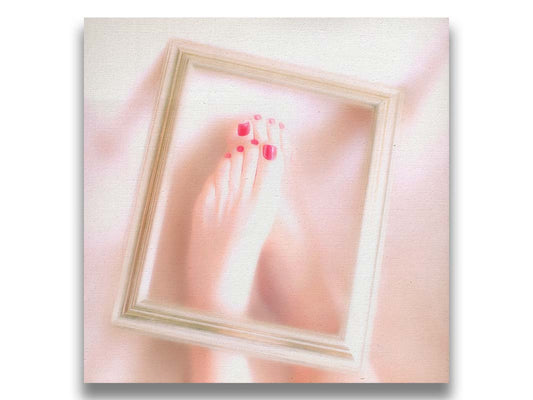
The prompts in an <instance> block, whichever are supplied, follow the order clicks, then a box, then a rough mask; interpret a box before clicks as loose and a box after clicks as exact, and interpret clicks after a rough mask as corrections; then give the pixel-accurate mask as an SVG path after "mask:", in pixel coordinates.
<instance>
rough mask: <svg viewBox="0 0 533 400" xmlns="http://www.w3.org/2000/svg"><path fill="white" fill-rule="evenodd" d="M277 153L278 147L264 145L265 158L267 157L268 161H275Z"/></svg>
mask: <svg viewBox="0 0 533 400" xmlns="http://www.w3.org/2000/svg"><path fill="white" fill-rule="evenodd" d="M277 151H278V149H277V147H276V146H272V145H270V144H265V145H263V157H265V158H266V159H267V160H273V159H275V158H276V154H277Z"/></svg>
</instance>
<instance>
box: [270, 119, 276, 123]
mask: <svg viewBox="0 0 533 400" xmlns="http://www.w3.org/2000/svg"><path fill="white" fill-rule="evenodd" d="M275 122H276V120H275V119H274V118H269V119H268V123H269V124H273V123H275Z"/></svg>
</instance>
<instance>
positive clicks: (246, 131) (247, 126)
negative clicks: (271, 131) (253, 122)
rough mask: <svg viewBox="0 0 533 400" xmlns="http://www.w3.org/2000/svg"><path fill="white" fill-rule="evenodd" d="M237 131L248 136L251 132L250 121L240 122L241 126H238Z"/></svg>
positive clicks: (240, 134)
mask: <svg viewBox="0 0 533 400" xmlns="http://www.w3.org/2000/svg"><path fill="white" fill-rule="evenodd" d="M237 133H238V134H239V136H246V135H248V134H249V133H250V123H249V122H248V121H246V122H244V123H242V124H239V127H238V128H237Z"/></svg>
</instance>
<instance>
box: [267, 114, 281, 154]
mask: <svg viewBox="0 0 533 400" xmlns="http://www.w3.org/2000/svg"><path fill="white" fill-rule="evenodd" d="M267 133H268V141H269V143H270V144H272V145H274V146H276V147H280V127H279V125H278V124H277V123H276V120H275V119H274V118H269V120H268V122H267Z"/></svg>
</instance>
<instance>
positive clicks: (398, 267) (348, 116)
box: [85, 22, 448, 382]
mask: <svg viewBox="0 0 533 400" xmlns="http://www.w3.org/2000/svg"><path fill="white" fill-rule="evenodd" d="M431 32H432V34H433V36H431V35H430V36H429V38H427V39H426V43H425V51H422V52H420V53H419V54H416V53H413V54H411V53H409V52H407V50H404V55H405V59H406V60H407V61H406V62H405V64H406V66H405V67H404V68H403V69H402V68H399V67H398V66H396V67H398V68H397V70H398V71H396V72H395V73H388V72H386V73H383V74H382V80H383V81H386V82H385V83H388V84H392V85H397V86H402V87H403V88H404V89H405V90H406V99H405V100H406V102H405V108H404V115H405V118H404V120H403V121H402V124H401V125H400V126H399V130H398V137H397V140H396V142H395V155H394V164H393V165H394V166H393V180H392V190H391V200H390V216H389V223H388V228H387V239H386V242H385V256H384V264H383V272H382V280H381V287H380V293H379V303H378V309H377V315H376V321H375V327H374V336H373V347H372V351H371V355H370V358H371V362H372V365H373V367H374V369H375V372H376V375H377V379H379V380H381V381H436V380H441V381H442V380H446V379H447V373H448V361H447V360H448V119H447V117H448V102H447V101H448V97H447V90H448V86H447V85H448V75H447V72H448V57H447V25H446V24H443V23H442V22H441V23H440V25H439V24H438V23H435V26H434V27H432V29H431ZM93 40H94V39H93ZM89 42H90V35H89ZM95 43H96V41H95ZM443 43H444V44H443ZM93 45H97V44H94V43H93ZM219 45H220V43H219ZM243 47H246V46H243ZM86 50H87V48H86ZM244 50H248V49H244ZM152 51H153V50H152ZM344 56H346V55H344ZM359 56H361V55H359ZM363 56H364V53H363ZM338 57H339V60H341V59H342V57H343V56H341V55H339V56H338ZM92 61H93V62H94V61H95V60H92ZM108 61H109V62H112V61H113V59H112V58H110V59H109V60H108ZM86 62H91V59H89V61H87V60H86ZM308 64H309V66H311V67H312V66H314V65H312V64H311V63H310V61H308ZM159 66H160V63H159V62H156V63H155V64H154V66H153V67H152V70H151V71H150V72H149V73H148V74H147V75H145V76H143V77H141V79H140V82H141V83H140V84H137V87H138V89H137V90H136V91H135V92H134V93H132V95H131V96H130V98H129V100H128V101H127V102H126V103H124V104H125V105H123V106H121V105H119V104H120V103H122V101H120V100H118V99H113V97H112V96H110V97H108V98H105V99H104V98H103V96H99V95H98V93H96V94H94V93H91V92H90V88H91V87H96V86H97V85H93V86H91V84H89V85H86V103H85V104H86V113H85V378H86V380H87V381H139V382H145V381H183V380H184V379H186V376H187V375H186V374H185V371H186V370H187V369H188V368H187V365H184V364H183V361H184V360H185V350H186V348H187V346H182V345H179V344H175V343H171V342H166V341H162V340H158V339H153V338H149V337H144V336H140V335H138V334H135V333H131V332H129V331H126V330H122V329H119V328H115V327H112V326H111V325H110V312H111V307H112V303H113V301H114V296H115V295H116V289H117V279H118V276H119V273H120V268H121V257H122V253H123V249H124V244H125V241H124V239H125V234H126V233H127V230H128V220H129V216H130V215H131V206H132V204H133V196H134V193H135V187H136V182H137V178H138V174H139V169H140V165H141V161H142V156H143V152H144V146H145V141H146V137H147V133H148V127H149V123H150V119H151V113H152V107H153V102H154V99H155V96H156V89H157V76H158V69H159ZM322 67H323V66H322ZM393 67H394V65H391V66H389V67H386V68H389V69H391V68H393ZM379 68H385V67H384V66H383V65H380V66H379ZM363 70H364V69H363ZM387 71H388V70H387ZM335 72H338V71H335ZM208 75H209V74H197V75H196V77H197V78H198V79H197V80H196V81H195V82H190V83H189V84H190V85H193V86H195V89H196V90H195V91H194V92H188V93H191V94H190V96H193V97H191V98H190V99H189V101H190V102H191V103H190V104H194V100H195V97H194V96H197V97H196V99H198V98H202V97H203V98H204V99H206V100H207V102H208V104H209V101H211V102H212V103H213V104H225V105H226V106H225V107H222V106H219V107H215V108H213V107H211V108H210V109H211V110H213V112H212V118H211V119H210V120H194V115H203V114H204V115H205V112H203V111H202V110H198V113H195V112H187V113H186V114H185V115H188V116H189V117H190V119H187V120H184V121H183V122H182V125H181V126H178V127H177V130H178V131H179V132H177V133H176V137H179V140H180V141H182V142H181V143H178V142H176V143H174V144H175V145H176V147H175V149H179V151H173V152H172V154H173V155H171V160H170V162H171V163H174V165H175V166H176V168H174V169H173V174H175V175H174V176H169V177H166V178H165V182H166V185H167V186H166V187H167V189H168V192H167V193H166V194H167V199H168V200H170V199H171V200H172V201H167V202H166V203H165V204H166V208H163V207H161V210H163V209H164V211H165V212H164V213H162V214H161V216H160V229H159V232H162V233H161V237H160V240H159V247H158V248H153V249H152V250H153V258H154V260H156V259H157V265H158V268H161V267H163V268H161V270H160V271H159V272H157V271H156V269H154V273H155V274H154V281H153V286H152V290H150V291H149V292H148V296H149V297H156V296H157V298H158V299H162V300H165V301H170V302H172V301H179V298H178V294H179V290H177V288H178V289H179V287H178V286H174V282H175V280H174V279H169V277H171V276H172V274H174V270H173V267H175V266H176V265H179V258H177V257H178V256H179V254H183V252H182V250H183V244H181V243H182V242H180V240H176V238H179V235H180V232H181V233H183V230H181V231H180V228H179V227H183V226H186V223H187V221H186V216H184V213H181V212H179V210H180V209H182V207H185V208H186V207H187V206H188V204H190V202H192V201H193V200H194V196H195V192H197V189H198V188H197V187H196V186H194V185H201V183H202V181H203V178H204V177H205V176H206V175H207V174H208V173H209V172H210V168H209V165H210V163H212V162H214V160H215V155H216V154H219V155H222V154H223V152H224V140H225V135H226V132H227V131H228V130H230V131H231V129H232V127H233V126H234V124H235V122H236V121H237V119H235V120H234V119H233V118H232V117H233V116H235V115H239V116H240V115H242V116H244V115H252V114H254V113H256V112H261V113H263V114H264V116H265V117H270V116H275V117H276V118H278V119H280V120H283V121H284V122H285V124H286V125H287V127H288V128H290V129H292V131H293V132H295V133H294V143H295V147H296V148H297V150H298V151H297V154H306V155H308V154H319V153H317V149H318V148H324V149H325V150H324V153H323V156H324V158H323V159H318V160H317V161H316V167H315V168H313V164H312V162H311V160H310V159H305V157H304V158H301V159H300V160H301V163H300V165H305V169H304V168H301V169H298V168H295V171H293V172H292V173H291V174H292V175H290V176H291V182H293V183H294V187H293V189H292V194H293V196H295V197H296V198H298V202H299V203H298V204H302V210H300V212H301V213H302V214H301V216H306V215H310V213H312V211H313V210H314V209H316V208H318V209H320V210H321V212H322V214H321V216H319V215H314V216H313V218H309V219H308V222H307V223H308V224H310V225H309V228H310V229H311V232H312V233H313V234H314V235H316V238H317V240H318V241H319V242H320V243H326V242H325V240H326V238H327V237H328V236H329V237H339V236H341V237H344V238H353V239H356V234H355V233H354V231H352V229H353V227H354V226H356V225H357V221H354V224H342V223H341V222H342V217H343V216H345V215H346V214H345V213H344V212H343V208H342V207H344V210H345V211H346V210H348V208H349V207H348V206H353V203H347V204H344V205H342V206H341V208H340V210H339V209H337V208H334V207H329V206H330V205H331V198H330V197H328V195H321V193H323V191H324V189H338V188H339V187H342V185H341V183H342V182H345V181H346V180H351V181H357V182H358V183H360V179H359V178H360V175H361V171H363V170H364V168H363V166H362V165H363V164H364V163H363V164H361V159H362V156H364V154H365V150H364V148H365V147H364V143H366V142H365V134H364V133H365V132H368V130H365V129H363V130H362V134H361V135H360V136H358V135H352V134H353V133H354V132H353V130H352V129H351V128H350V127H351V126H352V124H351V123H353V122H354V121H353V118H358V119H360V120H365V119H366V118H364V116H361V115H358V114H357V113H354V112H353V110H349V109H347V108H346V107H345V106H343V105H342V104H331V102H328V103H327V104H325V103H323V102H322V103H321V101H320V99H317V98H313V96H310V97H308V98H302V97H301V95H300V97H298V99H300V100H299V101H298V102H296V103H293V107H296V108H295V109H294V110H290V112H288V111H287V110H286V106H285V105H284V104H278V105H272V99H271V98H269V97H268V96H269V93H270V94H271V95H272V96H275V90H273V89H272V88H270V89H268V90H265V89H264V88H263V89H261V88H260V87H254V85H253V84H251V83H245V84H246V85H247V90H248V92H247V93H249V91H254V90H255V91H256V92H257V95H256V96H251V97H247V99H248V101H243V99H239V98H238V96H236V94H235V93H232V94H231V96H230V97H228V98H227V99H225V100H226V101H223V102H219V101H218V99H219V97H220V96H222V95H223V94H220V93H215V94H210V93H209V92H208V91H207V88H208V86H207V85H206V84H205V83H206V82H208V81H209V80H211V81H212V80H213V79H215V80H216V79H219V78H217V77H213V76H208ZM130 76H131V74H130ZM357 77H358V78H361V79H370V76H369V75H368V74H366V75H365V73H362V75H360V76H357ZM222 79H223V78H222ZM387 80H388V81H387ZM87 86H88V88H87ZM202 90H203V91H202ZM87 92H89V93H87ZM278 95H279V94H278ZM209 96H218V97H216V99H211V98H210V97H209ZM243 96H244V95H243ZM292 96H297V94H292ZM99 98H101V99H100V100H98V99H99ZM293 99H294V97H293ZM215 100H216V101H215ZM290 100H291V97H290V95H289V96H288V98H287V101H290ZM114 102H115V103H114ZM197 104H198V103H197ZM106 109H110V110H111V112H106V111H105V110H106ZM120 110H122V111H120ZM313 110H315V111H317V110H320V111H322V112H323V114H320V115H319V114H318V113H316V112H315V113H313V112H312V111H313ZM299 115H305V116H306V118H298V116H299ZM228 116H231V117H228ZM105 118H108V120H107V121H106V120H105ZM325 125H327V128H328V129H331V130H332V131H335V132H338V134H339V135H340V137H344V138H345V139H346V140H345V141H341V142H340V143H341V144H343V146H337V145H336V144H339V140H338V137H336V138H332V137H330V138H327V137H326V136H324V135H321V133H323V132H324V126H325ZM304 132H306V133H307V135H308V136H305V139H303V137H304V136H303V133H304ZM315 133H316V135H315ZM299 135H302V136H299ZM343 135H345V136H343ZM357 138H359V139H357ZM204 142H205V143H209V146H210V147H209V151H207V150H206V153H205V154H208V157H209V158H208V162H207V163H205V164H201V165H204V166H205V169H200V170H193V169H191V168H189V169H187V168H183V165H182V166H181V167H180V161H182V162H183V161H187V162H189V161H191V160H192V161H194V159H195V157H199V156H198V155H196V156H195V154H194V153H193V152H192V150H193V149H196V150H195V151H196V152H198V150H197V149H198V147H197V146H200V148H204V149H205V146H204V147H202V146H203V145H202V143H204ZM361 145H363V146H361ZM306 147H307V148H306ZM353 149H360V150H359V151H360V153H357V152H352V150H353ZM209 154H211V155H209ZM363 158H364V157H363ZM297 160H298V156H296V160H295V165H298V162H296V161H297ZM330 160H331V161H330ZM199 165H200V164H199ZM324 165H327V168H326V169H324V171H323V172H322V171H321V167H323V166H324ZM358 165H359V167H357V166H358ZM348 166H350V168H347V167H348ZM354 167H357V168H355V169H354ZM347 171H349V173H348V172H347ZM321 173H323V174H324V175H323V178H322V179H321V180H320V184H319V185H316V186H315V187H312V188H311V191H310V192H309V191H308V190H309V187H308V186H309V185H308V184H306V179H308V180H309V179H312V178H313V177H317V176H318V177H320V174H321ZM191 174H193V175H194V174H196V175H197V176H193V175H191ZM332 176H335V177H337V178H338V181H335V180H333V181H332V180H331V177H332ZM326 177H327V178H329V179H325V178H326ZM176 182H180V183H176ZM190 182H195V184H193V186H191V184H190ZM307 182H308V181H307ZM180 185H181V187H180ZM300 185H301V187H299V186H300ZM184 186H185V187H186V188H187V191H184V190H183V189H184V188H185V187H184ZM346 186H347V187H345V189H346V190H353V191H354V192H353V193H349V192H348V193H345V195H343V196H339V198H340V199H341V200H342V199H351V200H350V201H355V202H356V204H358V203H357V202H359V201H360V200H358V199H360V194H361V188H360V187H357V186H349V185H346ZM313 190H314V191H313ZM178 194H184V195H178ZM298 196H299V197H298ZM306 200H307V201H306ZM346 201H347V200H346ZM180 202H181V203H180ZM338 202H339V199H336V203H337V204H338ZM355 208H356V207H355ZM328 211H329V214H328ZM163 215H164V217H163ZM184 218H185V219H184ZM320 218H324V219H323V220H322V221H321V220H320ZM168 221H178V222H179V221H181V222H182V223H183V224H170V223H167V222H168ZM324 222H325V224H324ZM313 226H318V228H316V229H313ZM156 231H157V230H156ZM156 239H157V238H156ZM156 242H157V240H155V241H154V243H156ZM332 248H335V247H334V246H333V247H331V246H326V245H324V246H323V247H321V246H319V247H318V250H322V255H321V256H320V259H321V264H320V265H321V266H327V264H326V263H324V262H323V261H322V260H329V262H330V263H331V265H338V263H336V261H338V260H339V259H340V260H346V259H347V258H348V259H350V255H346V253H344V252H346V251H348V250H347V248H346V247H342V246H340V249H336V248H335V250H336V251H334V252H332V253H329V254H328V253H327V252H328V251H330V252H331V251H332ZM165 249H166V250H165ZM168 249H172V251H169V250H168ZM269 254H270V256H268V254H267V258H266V261H264V260H262V263H268V259H269V258H270V259H273V260H275V257H280V256H283V254H285V256H286V257H290V253H288V252H285V253H283V252H280V251H272V252H270V253H269ZM335 257H338V258H335ZM272 264H273V265H277V264H279V263H277V262H276V263H272ZM282 265H283V263H282ZM297 265H300V266H305V265H306V264H305V263H297ZM264 270H265V269H263V271H264ZM270 271H272V270H271V269H270ZM287 272H288V273H292V274H293V276H292V278H293V279H297V278H298V277H301V276H302V274H301V272H300V271H299V270H297V269H294V270H289V271H287V270H285V269H284V270H282V271H279V272H275V273H276V274H279V273H284V274H286V273H287ZM259 273H264V272H261V269H260V272H259ZM271 273H272V272H271ZM324 276H326V277H327V274H324ZM161 278H163V279H161ZM341 281H344V280H341ZM333 284H336V283H333ZM330 285H331V284H330ZM326 286H327V285H326ZM267 292H268V290H267ZM341 292H342V290H341ZM313 293H316V292H313V290H311V292H310V296H312V294H313ZM340 303H341V304H342V303H343V301H342V299H341V300H340ZM339 307H341V308H342V305H341V306H339ZM254 310H255V311H254ZM254 312H255V313H256V314H253V313H254ZM323 314H324V313H322V315H323ZM252 315H253V316H254V317H258V318H261V319H264V320H270V321H273V322H280V321H283V323H288V322H287V321H291V322H292V323H293V324H294V325H295V326H301V325H302V324H305V322H301V321H297V320H295V318H294V316H290V317H287V318H281V319H280V313H271V312H265V309H264V307H261V303H260V302H258V301H257V299H256V301H254V308H253V309H252ZM317 321H320V319H317ZM312 328H318V329H319V328H320V326H318V327H317V326H313V327H312ZM326 330H327V329H326ZM252 364H253V365H255V366H256V368H254V379H255V380H257V381H306V380H313V376H315V375H316V380H320V379H328V380H329V379H334V380H336V379H339V380H342V379H348V380H350V377H349V376H343V375H337V376H335V377H333V378H332V376H331V375H329V378H325V377H324V376H322V377H320V375H319V371H316V370H312V369H309V368H290V366H288V365H285V364H281V363H273V362H267V361H261V360H255V361H254V362H253V363H252Z"/></svg>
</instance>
